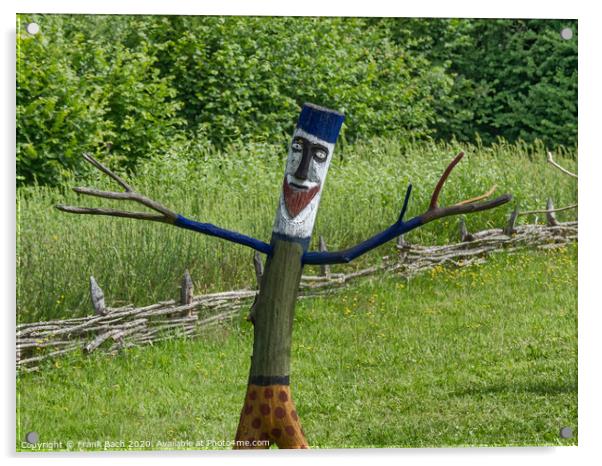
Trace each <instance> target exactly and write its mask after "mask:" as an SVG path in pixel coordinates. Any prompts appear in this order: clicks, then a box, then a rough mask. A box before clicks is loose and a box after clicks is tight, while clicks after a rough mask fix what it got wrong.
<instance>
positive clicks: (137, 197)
mask: <svg viewBox="0 0 602 466" xmlns="http://www.w3.org/2000/svg"><path fill="white" fill-rule="evenodd" d="M83 157H84V159H85V160H86V161H87V162H88V163H90V164H91V165H93V166H95V167H96V168H97V169H98V170H100V171H101V172H103V173H104V174H105V175H108V176H109V177H110V178H112V179H113V180H114V181H115V182H117V184H119V185H120V186H121V187H122V188H123V189H124V190H125V192H114V191H100V190H98V189H94V188H85V187H78V188H73V190H74V191H75V192H76V193H78V194H84V195H88V196H95V197H101V198H103V199H116V200H124V201H134V202H137V203H138V204H141V205H143V206H145V207H148V208H149V209H152V210H154V211H155V212H158V214H153V213H150V212H137V211H128V210H117V209H109V208H104V207H76V206H70V205H57V206H55V207H56V208H57V209H58V210H60V211H62V212H68V213H71V214H87V215H109V216H113V217H126V218H135V219H139V220H150V221H154V222H163V223H170V224H173V223H174V222H175V221H176V218H177V214H176V213H175V212H173V211H171V210H170V209H168V208H167V207H165V206H163V205H162V204H159V203H158V202H157V201H154V200H152V199H149V198H148V197H146V196H143V195H142V194H139V193H137V192H135V191H134V189H133V188H132V187H131V186H130V185H129V184H127V183H126V182H125V181H124V180H122V179H121V178H120V177H119V176H117V175H116V174H115V173H113V172H112V171H111V170H109V169H108V168H107V167H105V166H104V165H103V164H102V163H100V162H99V161H98V160H96V159H95V158H94V157H92V156H91V155H89V154H84V156H83Z"/></svg>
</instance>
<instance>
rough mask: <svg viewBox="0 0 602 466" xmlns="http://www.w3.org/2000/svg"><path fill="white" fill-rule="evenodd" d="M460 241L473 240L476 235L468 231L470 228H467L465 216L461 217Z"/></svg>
mask: <svg viewBox="0 0 602 466" xmlns="http://www.w3.org/2000/svg"><path fill="white" fill-rule="evenodd" d="M459 227H460V241H462V242H463V243H466V242H468V241H472V240H474V236H473V235H471V234H470V233H468V230H467V229H466V222H465V221H464V219H463V218H461V219H460V225H459Z"/></svg>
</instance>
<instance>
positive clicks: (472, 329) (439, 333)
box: [17, 246, 577, 449]
mask: <svg viewBox="0 0 602 466" xmlns="http://www.w3.org/2000/svg"><path fill="white" fill-rule="evenodd" d="M295 320H296V322H295V329H294V333H293V359H292V374H291V385H292V392H293V395H294V397H295V402H296V404H297V409H298V412H299V415H300V418H301V421H302V425H303V427H304V430H305V432H306V433H307V437H308V440H309V443H310V446H312V447H314V448H343V447H435V446H437V447H442V446H465V445H491V446H494V445H495V446H502V445H575V444H576V443H577V436H576V435H575V437H573V438H572V439H560V438H559V434H558V432H559V429H560V428H561V427H564V426H569V427H572V428H573V430H574V432H575V434H576V433H577V248H576V246H571V247H569V248H563V249H561V250H558V251H553V252H552V251H549V252H543V251H540V252H534V251H532V252H524V253H521V254H517V255H506V254H498V255H495V256H493V257H492V258H491V260H490V261H489V262H488V263H487V264H484V265H480V266H473V267H468V268H465V269H455V270H452V269H445V268H436V269H434V270H432V271H431V272H429V273H426V274H424V275H422V276H419V277H416V278H414V279H412V280H411V281H410V282H409V283H406V282H405V281H403V280H402V279H401V278H400V277H398V276H394V275H387V276H375V277H371V278H367V279H364V280H362V281H359V282H356V284H355V285H353V286H351V287H348V288H346V289H345V290H344V291H342V292H339V293H337V294H332V295H329V296H325V297H320V298H313V299H308V300H303V301H300V302H299V305H298V307H297V314H296V318H295ZM251 347H252V328H251V326H250V324H248V323H247V322H245V321H244V320H243V318H242V317H241V319H240V320H239V321H237V322H235V323H234V324H230V325H226V326H223V327H220V328H219V329H218V330H215V329H214V330H212V331H211V333H207V334H206V335H204V336H203V337H201V338H198V339H195V340H177V341H171V342H164V343H161V344H157V345H155V346H153V347H145V348H136V349H132V350H128V351H126V352H124V353H123V354H120V355H118V356H115V357H107V356H103V355H100V354H99V355H93V356H90V357H83V356H73V357H71V358H65V359H62V360H60V361H59V362H58V364H56V365H57V366H58V367H53V368H50V367H49V368H47V370H44V371H42V372H40V373H29V374H22V375H20V376H19V378H18V385H17V390H18V405H17V406H18V413H17V430H18V432H17V439H18V445H17V448H18V449H20V448H21V439H23V438H24V436H25V433H27V432H29V431H36V432H38V433H39V435H40V442H52V441H57V442H58V441H62V442H63V445H66V442H67V441H72V442H74V446H73V449H86V448H81V447H80V448H78V446H77V442H78V441H101V443H102V442H104V441H107V440H108V441H115V442H118V441H120V440H123V441H124V442H125V447H126V448H127V447H128V446H130V445H133V446H136V445H140V444H139V443H138V444H137V443H136V442H145V441H149V442H151V445H152V446H153V447H152V448H157V442H159V441H164V442H166V441H178V440H180V441H181V440H191V441H193V442H196V441H215V442H218V443H219V442H228V441H229V440H231V439H232V438H233V436H234V433H235V430H236V425H237V422H238V417H239V414H240V408H241V406H242V400H243V397H244V394H245V386H246V378H247V371H248V368H249V363H250V355H251ZM130 442H134V443H132V444H130ZM142 446H144V444H142ZM218 447H219V446H218V445H210V446H209V448H218ZM101 448H102V446H101ZM226 448H228V447H227V446H226Z"/></svg>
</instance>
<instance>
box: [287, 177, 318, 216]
mask: <svg viewBox="0 0 602 466" xmlns="http://www.w3.org/2000/svg"><path fill="white" fill-rule="evenodd" d="M286 178H287V177H286V176H285V177H284V183H282V192H283V193H284V205H285V206H286V210H287V211H288V214H289V215H290V216H291V218H295V217H296V216H297V215H299V212H301V211H302V210H303V209H305V207H307V204H309V203H310V202H311V200H312V199H313V198H314V197H316V194H318V193H319V192H320V185H319V184H318V185H316V186H314V187H313V188H310V189H299V188H295V187H293V186H291V185H290V184H289V182H288V180H287V179H286Z"/></svg>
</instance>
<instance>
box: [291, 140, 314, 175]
mask: <svg viewBox="0 0 602 466" xmlns="http://www.w3.org/2000/svg"><path fill="white" fill-rule="evenodd" d="M310 162H311V151H310V148H309V146H308V144H303V157H301V162H299V166H298V167H297V171H296V172H295V175H294V176H295V178H297V179H298V180H306V179H307V172H308V171H309V163H310Z"/></svg>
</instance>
